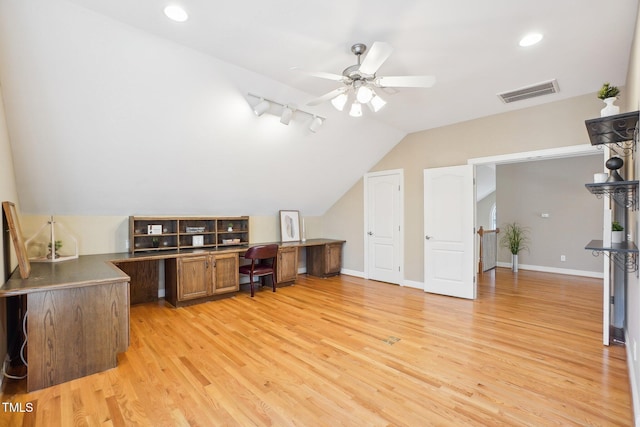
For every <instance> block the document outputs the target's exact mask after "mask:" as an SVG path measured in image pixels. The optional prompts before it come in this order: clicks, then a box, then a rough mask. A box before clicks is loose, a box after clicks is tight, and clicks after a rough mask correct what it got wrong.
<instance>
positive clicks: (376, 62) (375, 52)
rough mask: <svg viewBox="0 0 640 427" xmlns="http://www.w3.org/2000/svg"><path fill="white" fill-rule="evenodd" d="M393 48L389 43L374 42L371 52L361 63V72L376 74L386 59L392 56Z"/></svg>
mask: <svg viewBox="0 0 640 427" xmlns="http://www.w3.org/2000/svg"><path fill="white" fill-rule="evenodd" d="M392 52H393V48H392V47H391V45H390V44H389V43H385V42H374V43H373V46H371V49H369V53H367V56H366V57H365V58H364V61H362V64H360V68H359V70H360V72H361V73H364V74H370V75H374V74H375V73H376V71H378V68H380V66H381V65H382V64H383V63H384V61H386V60H387V58H389V56H391V53H392Z"/></svg>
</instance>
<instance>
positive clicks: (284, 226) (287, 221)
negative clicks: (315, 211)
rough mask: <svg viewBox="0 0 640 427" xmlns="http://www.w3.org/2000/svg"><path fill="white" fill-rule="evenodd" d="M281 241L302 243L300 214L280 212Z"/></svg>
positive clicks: (286, 211)
mask: <svg viewBox="0 0 640 427" xmlns="http://www.w3.org/2000/svg"><path fill="white" fill-rule="evenodd" d="M280 240H281V241H282V242H299V241H300V212H299V211H290V210H281V211H280Z"/></svg>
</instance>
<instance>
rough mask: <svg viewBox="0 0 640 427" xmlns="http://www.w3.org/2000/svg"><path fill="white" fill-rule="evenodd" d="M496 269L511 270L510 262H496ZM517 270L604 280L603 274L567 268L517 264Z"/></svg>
mask: <svg viewBox="0 0 640 427" xmlns="http://www.w3.org/2000/svg"><path fill="white" fill-rule="evenodd" d="M497 266H498V267H505V268H511V263H510V262H498V263H497ZM518 269H519V270H531V271H540V272H543V273H555V274H566V275H569V276H583V277H592V278H594V279H602V278H604V273H603V272H598V271H585V270H572V269H569V268H556V267H546V266H543V265H530V264H518Z"/></svg>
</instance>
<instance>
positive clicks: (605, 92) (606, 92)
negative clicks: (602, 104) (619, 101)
mask: <svg viewBox="0 0 640 427" xmlns="http://www.w3.org/2000/svg"><path fill="white" fill-rule="evenodd" d="M619 93H620V89H618V88H617V87H616V86H611V83H605V84H603V85H602V87H601V88H600V91H599V92H598V98H600V99H607V98H614V97H616V96H618V94H619Z"/></svg>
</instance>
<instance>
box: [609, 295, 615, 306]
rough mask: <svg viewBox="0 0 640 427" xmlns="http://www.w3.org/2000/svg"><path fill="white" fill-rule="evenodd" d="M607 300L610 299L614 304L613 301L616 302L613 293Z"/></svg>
mask: <svg viewBox="0 0 640 427" xmlns="http://www.w3.org/2000/svg"><path fill="white" fill-rule="evenodd" d="M609 300H610V301H611V304H615V303H616V302H615V297H614V296H613V295H611V296H610V297H609Z"/></svg>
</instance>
